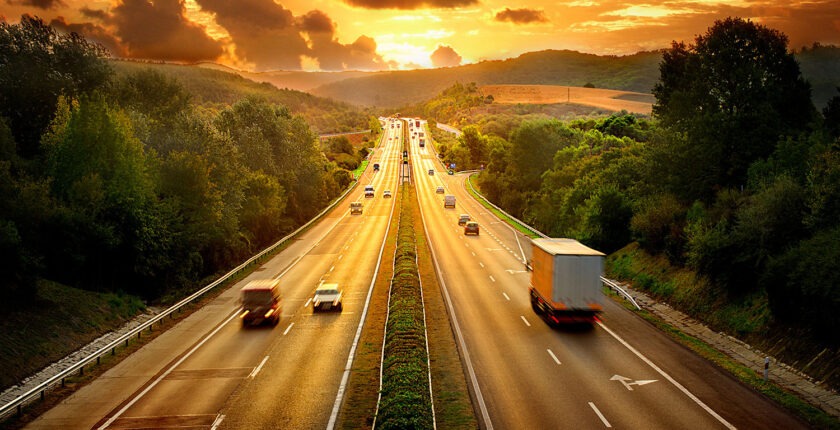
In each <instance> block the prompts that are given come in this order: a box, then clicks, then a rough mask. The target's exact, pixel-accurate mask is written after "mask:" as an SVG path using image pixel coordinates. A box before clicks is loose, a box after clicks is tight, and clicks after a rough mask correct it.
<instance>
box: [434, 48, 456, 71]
mask: <svg viewBox="0 0 840 430" xmlns="http://www.w3.org/2000/svg"><path fill="white" fill-rule="evenodd" d="M429 58H431V59H432V65H433V66H435V67H455V66H459V65H461V56H460V55H458V53H457V52H455V50H454V49H452V48H451V47H449V46H445V45H440V46H438V48H437V49H435V52H432V55H431V56H430V57H429Z"/></svg>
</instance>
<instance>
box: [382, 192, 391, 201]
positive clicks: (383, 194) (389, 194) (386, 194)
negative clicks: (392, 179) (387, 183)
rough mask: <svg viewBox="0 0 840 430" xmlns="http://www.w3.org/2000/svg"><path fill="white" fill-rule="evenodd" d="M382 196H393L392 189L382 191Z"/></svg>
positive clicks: (387, 197)
mask: <svg viewBox="0 0 840 430" xmlns="http://www.w3.org/2000/svg"><path fill="white" fill-rule="evenodd" d="M382 197H383V198H386V199H389V198H391V190H385V191H383V192H382Z"/></svg>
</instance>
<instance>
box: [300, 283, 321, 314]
mask: <svg viewBox="0 0 840 430" xmlns="http://www.w3.org/2000/svg"><path fill="white" fill-rule="evenodd" d="M322 282H323V281H322ZM312 299H313V297H310V298H309V299H307V300H306V303H304V304H303V307H305V308H307V307H309V304H310V303H312Z"/></svg>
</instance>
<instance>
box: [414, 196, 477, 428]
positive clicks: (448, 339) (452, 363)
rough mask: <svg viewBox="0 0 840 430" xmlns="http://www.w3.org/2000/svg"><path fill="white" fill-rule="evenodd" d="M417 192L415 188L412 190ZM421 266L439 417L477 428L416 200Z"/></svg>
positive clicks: (445, 423) (444, 424)
mask: <svg viewBox="0 0 840 430" xmlns="http://www.w3.org/2000/svg"><path fill="white" fill-rule="evenodd" d="M412 192H413V191H412ZM412 210H413V212H414V219H416V220H418V222H416V223H415V231H416V235H415V237H416V239H417V266H418V271H419V273H420V280H421V284H422V287H423V298H424V300H425V303H426V332H427V334H428V339H429V361H430V362H431V369H430V370H431V372H432V392H433V394H434V407H435V418H436V419H437V426H438V428H441V429H455V430H461V429H463V430H467V429H477V428H478V420H477V419H476V417H475V412H474V410H473V406H472V401H471V398H470V394H469V389H468V388H467V377H466V374H464V366H463V365H462V364H461V357H460V353H459V351H458V347H457V344H456V343H455V335H454V334H453V332H452V326H451V324H450V321H449V310H448V308H447V307H446V303H445V302H444V300H443V293H442V291H441V287H440V284H439V282H438V278H437V274H436V273H435V268H434V265H433V263H432V256H431V250H430V249H429V243H428V240H427V238H426V232H425V230H424V227H423V223H422V222H420V221H419V220H420V219H421V215H420V206H419V204H416V200H415V204H413V207H412Z"/></svg>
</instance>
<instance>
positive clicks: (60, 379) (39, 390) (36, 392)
mask: <svg viewBox="0 0 840 430" xmlns="http://www.w3.org/2000/svg"><path fill="white" fill-rule="evenodd" d="M358 183H359V182H358V181H356V182H354V183H353V184H352V185H351V186H350V187H348V188H347V190H346V191H344V193H343V194H341V195H340V196H339V197H338V198H336V199H335V200H334V201H333V202H332V203H331V204H330V205H329V206H327V207H326V208H325V209H324V210H322V211H321V212H320V213H319V214H318V215H316V216H315V217H314V218H312V219H311V220H309V222H307V223H306V224H304V225H302V226H300V227H299V228H298V229H297V230H295V231H293V232H292V233H290V234H289V235H287V236H286V237H284V238H282V239H280V240H278V241H277V242H275V243H274V244H273V245H271V246H269V247H268V248H266V249H264V250H262V251H261V252H260V253H258V254H256V255H254V256H253V257H251V258H249V259H248V260H246V261H245V262H243V263H242V264H240V265H239V266H237V267H236V268H234V269H233V270H231V271H230V272H228V273H226V274H225V275H224V276H222V277H221V278H219V279H216V280H215V281H213V282H212V283H210V284H209V285H207V286H206V287H204V288H202V289H200V290H198V291H196V292H195V293H193V294H191V295H190V296H189V297H187V298H185V299H183V300H181V301H179V302H178V303H176V304H174V305H173V306H171V307H170V308H169V309H166V310H165V311H163V312H161V313H160V314H158V315H156V316H155V317H154V318H152V319H150V320H148V321H146V322H145V323H143V324H142V325H140V326H138V327H136V328H135V329H133V330H131V331H130V332H128V333H126V334H124V335H123V336H121V337H119V338H118V339H115V340H114V341H112V342H111V343H109V344H108V345H106V346H104V347H102V348H100V349H99V350H97V351H96V352H94V353H92V354H90V355H88V356H87V357H85V358H83V359H81V360H80V361H79V362H77V363H76V364H74V365H73V366H70V367H68V368H67V369H65V370H63V371H62V372H60V373H59V374H57V375H55V376H53V377H52V378H50V379H47V380H46V381H44V382H42V383H41V384H39V385H38V386H37V387H35V388H33V389H31V390H29V391H27V392H26V393H24V394H21V395H20V396H18V397H17V398H15V399H14V400H12V401H11V402H9V403H7V404H5V405H3V406H2V407H0V418H5V417H6V416H8V415H9V414H10V413H11V412H12V411H17V413H18V414H19V413H20V412H21V408H22V407H23V406H24V405H26V404H28V403H29V402H30V401H31V400H33V399H34V398H35V397H40V398H41V399H43V398H44V396H45V394H46V391H47V390H48V389H50V388H52V387H53V386H55V385H58V384H59V383H60V384H61V385H64V381H65V379H66V378H68V377H70V376H72V375H73V374H75V373H78V374H79V375H83V374H84V368H85V366H87V365H88V364H91V363H92V362H94V361H96V363H97V364H99V361H100V358H101V357H102V356H104V355H105V354H108V353H110V354H112V355H113V354H115V353H116V348H117V347H118V346H119V345H120V344H122V343H125V345H126V346H128V341H129V340H130V339H131V338H133V337H134V336H137V337H138V338H139V337H140V334H141V333H142V332H143V330H146V329H149V330H151V329H152V326H153V325H154V324H155V323H156V322H159V321H162V320H163V319H164V318H166V317H168V316H170V315H172V314H173V313H175V312H178V311H180V310H181V308H182V307H184V306H185V305H187V304H189V303H191V302H192V301H194V300H195V299H197V298H199V297H201V296H202V295H204V294H205V293H207V292H208V291H210V290H212V289H213V288H215V287H217V286H219V285H220V284H222V283H224V282H225V281H227V280H228V279H229V278H230V277H232V276H234V275H236V274H237V273H239V272H241V271H242V270H244V269H245V268H246V267H248V266H249V265H251V264H253V263H254V262H256V261H257V260H259V259H260V258H262V257H264V256H265V255H266V254H268V253H270V252H272V251H274V250H275V249H277V247H279V246H280V245H283V244H284V243H286V242H287V241H289V240H290V239H292V238H294V237H295V236H297V235H298V234H300V233H301V232H302V231H304V230H305V229H307V228H308V227H309V226H310V225H312V224H313V223H314V222H316V221H318V220H320V219H321V218H322V217H323V216H324V215H325V214H326V213H327V212H329V211H330V210H332V209H333V208H334V207H335V206H336V205H338V204H339V203H341V201H342V200H344V198H345V197H347V195H348V194H350V192H351V191H353V190H354V189H355V188H356V186H357V185H358Z"/></svg>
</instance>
